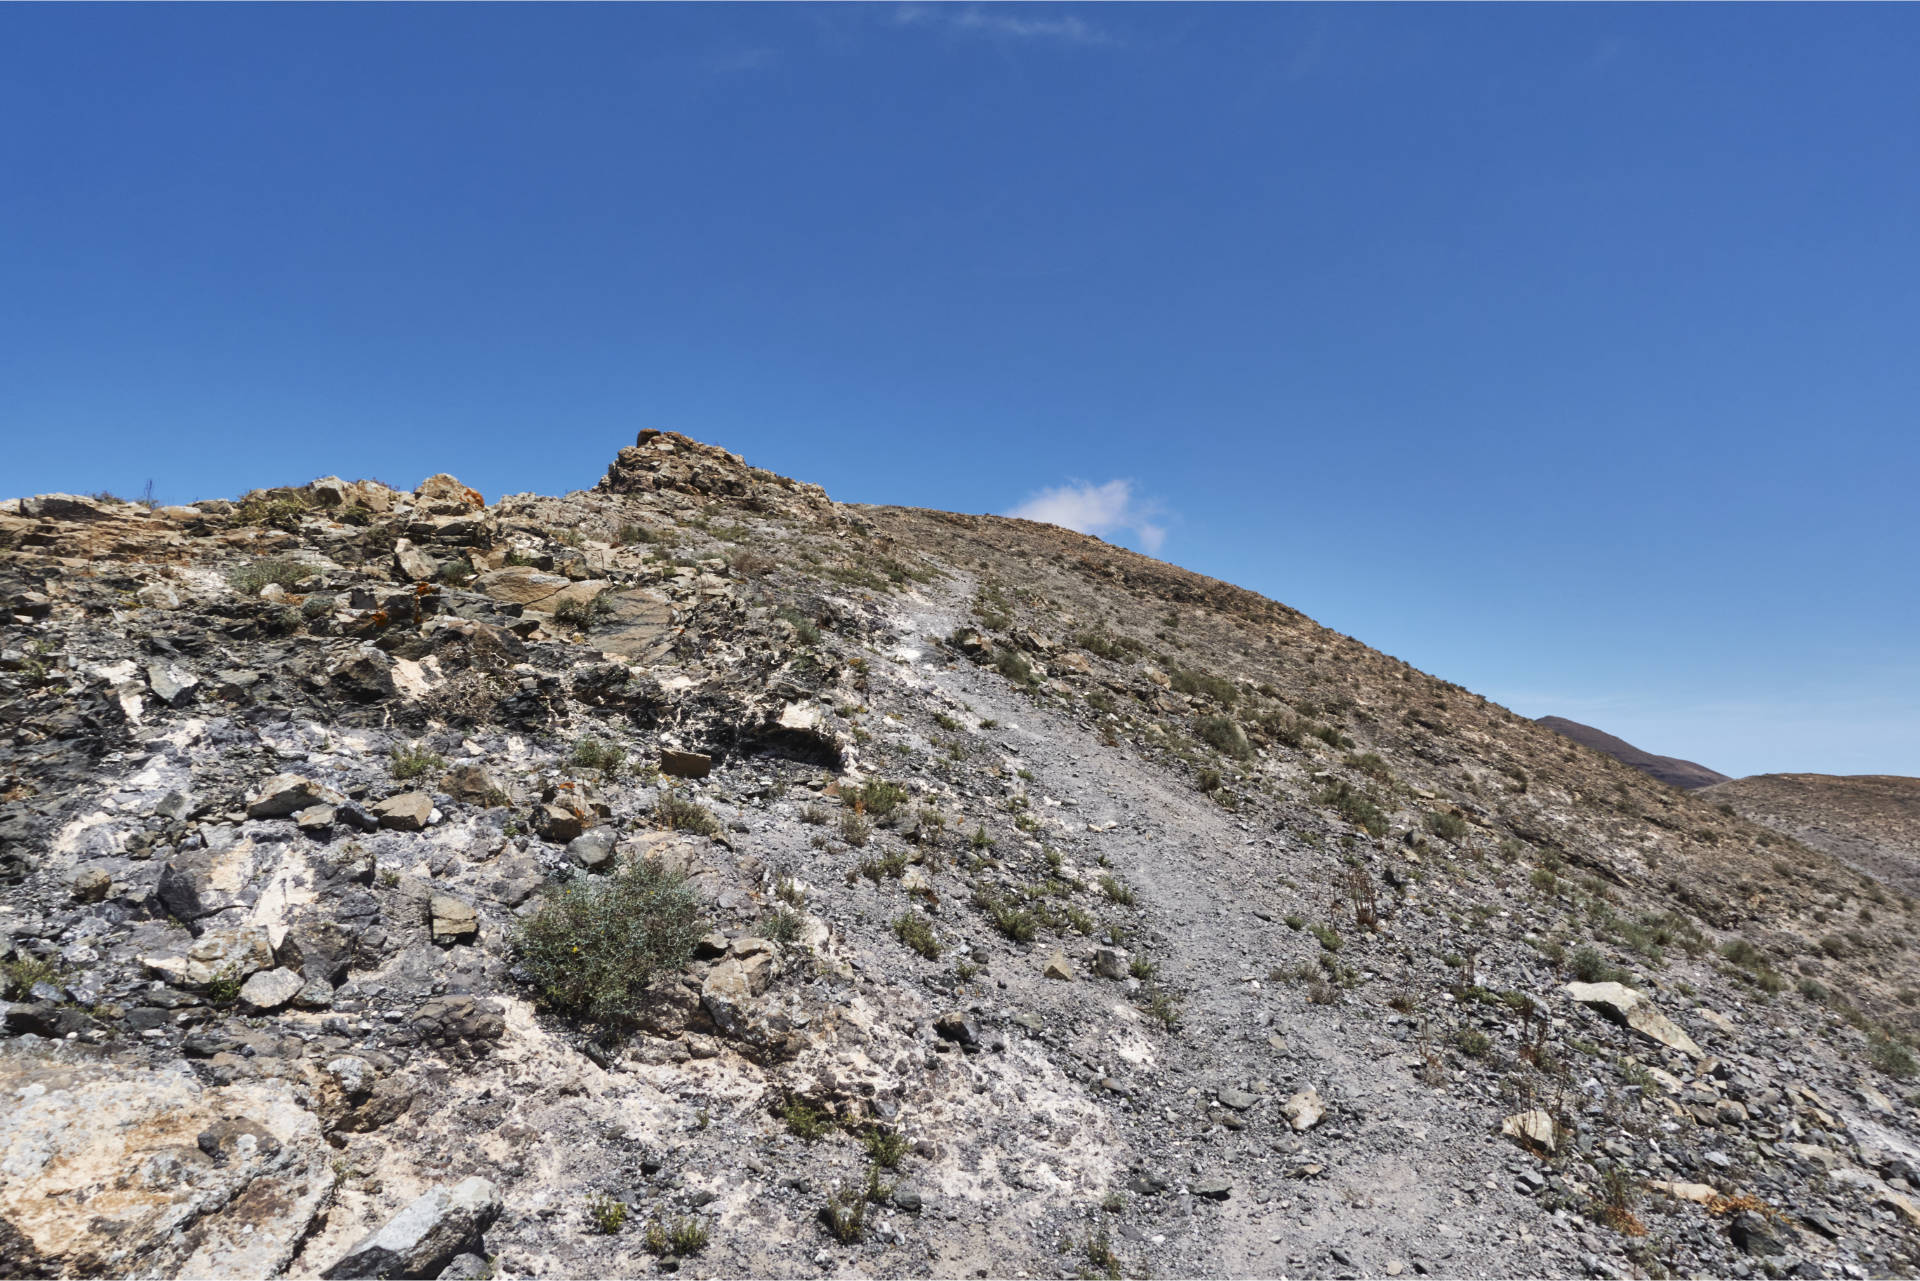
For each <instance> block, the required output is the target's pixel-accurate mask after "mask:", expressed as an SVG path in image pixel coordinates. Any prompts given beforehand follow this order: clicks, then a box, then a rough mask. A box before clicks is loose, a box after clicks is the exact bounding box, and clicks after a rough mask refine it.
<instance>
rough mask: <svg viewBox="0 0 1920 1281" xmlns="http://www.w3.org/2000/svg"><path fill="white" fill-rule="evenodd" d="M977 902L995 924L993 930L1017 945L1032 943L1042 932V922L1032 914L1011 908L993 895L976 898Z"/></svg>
mask: <svg viewBox="0 0 1920 1281" xmlns="http://www.w3.org/2000/svg"><path fill="white" fill-rule="evenodd" d="M975 901H976V902H977V903H978V905H979V906H980V908H981V910H982V911H984V912H986V914H987V919H988V920H990V921H992V922H993V928H994V929H996V930H999V931H1000V932H1001V933H1002V934H1004V935H1006V936H1007V937H1008V938H1010V939H1012V940H1013V941H1014V942H1016V943H1031V942H1032V941H1033V937H1034V935H1036V934H1038V933H1039V932H1040V922H1039V921H1037V920H1035V919H1034V916H1033V913H1031V912H1028V911H1025V910H1024V909H1021V908H1016V907H1010V906H1008V905H1007V904H1006V903H1004V902H1002V901H1001V900H1000V899H998V898H995V897H993V896H992V895H981V896H976V899H975Z"/></svg>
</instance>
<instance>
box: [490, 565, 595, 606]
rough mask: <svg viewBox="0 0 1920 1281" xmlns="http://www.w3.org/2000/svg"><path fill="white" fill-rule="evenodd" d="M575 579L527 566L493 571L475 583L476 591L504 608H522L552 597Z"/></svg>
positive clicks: (511, 566)
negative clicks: (512, 606) (505, 606)
mask: <svg viewBox="0 0 1920 1281" xmlns="http://www.w3.org/2000/svg"><path fill="white" fill-rule="evenodd" d="M571 582H572V580H571V579H569V578H567V577H566V576H564V575H561V574H545V573H542V572H540V571H539V570H537V569H528V568H527V567H526V566H524V565H509V566H508V567H507V568H505V569H492V570H488V571H487V572H486V573H484V574H482V575H480V576H479V577H478V578H476V579H475V580H474V583H473V585H474V588H475V589H476V590H478V591H481V592H484V593H486V595H487V596H489V597H490V598H492V599H493V600H496V601H499V602H500V603H501V604H503V605H519V606H521V607H523V608H525V607H528V606H532V605H535V604H537V603H539V602H541V601H544V600H546V599H548V598H549V597H551V596H552V595H553V594H554V593H556V592H558V591H559V590H560V589H561V588H563V587H566V586H567V585H568V584H569V583H571Z"/></svg>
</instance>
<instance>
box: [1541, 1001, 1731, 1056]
mask: <svg viewBox="0 0 1920 1281" xmlns="http://www.w3.org/2000/svg"><path fill="white" fill-rule="evenodd" d="M1562 990H1563V991H1565V992H1566V994H1567V995H1568V996H1570V997H1572V998H1573V999H1574V1000H1576V1001H1578V1002H1580V1004H1582V1005H1584V1006H1586V1007H1587V1008H1588V1009H1591V1010H1594V1011H1596V1012H1597V1013H1599V1014H1600V1015H1602V1016H1603V1017H1605V1018H1607V1019H1610V1020H1612V1021H1613V1022H1615V1023H1618V1024H1620V1025H1621V1026H1622V1027H1628V1028H1632V1029H1633V1030H1634V1031H1636V1032H1638V1033H1639V1034H1640V1035H1642V1036H1644V1037H1646V1038H1647V1039H1648V1040H1650V1041H1657V1042H1659V1043H1660V1044H1661V1045H1664V1046H1666V1047H1667V1048H1668V1049H1670V1050H1678V1051H1680V1053H1682V1054H1685V1055H1686V1056H1688V1057H1689V1058H1695V1059H1697V1058H1701V1057H1703V1052H1702V1050H1701V1049H1700V1047H1699V1046H1697V1045H1695V1044H1694V1043H1693V1038H1692V1037H1690V1036H1688V1035H1687V1034H1686V1033H1685V1032H1683V1031H1682V1030H1681V1029H1680V1026H1679V1025H1678V1024H1676V1023H1675V1022H1674V1021H1673V1020H1672V1019H1669V1018H1668V1017H1667V1016H1666V1015H1664V1014H1662V1013H1661V1012H1660V1007H1659V1006H1657V1005H1655V1004H1654V1003H1653V1002H1652V1001H1651V1000H1650V999H1649V998H1648V997H1647V995H1646V994H1645V993H1643V992H1636V991H1634V990H1633V989H1632V988H1630V987H1628V986H1626V985H1625V984H1624V983H1569V984H1567V985H1566V987H1565V988H1564V989H1562Z"/></svg>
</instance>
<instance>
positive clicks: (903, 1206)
mask: <svg viewBox="0 0 1920 1281" xmlns="http://www.w3.org/2000/svg"><path fill="white" fill-rule="evenodd" d="M892 1199H893V1205H894V1208H895V1209H897V1210H905V1211H906V1212H907V1213H908V1214H918V1213H920V1210H921V1208H922V1207H923V1206H924V1205H925V1204H926V1201H925V1199H924V1198H923V1197H922V1196H921V1194H920V1189H918V1188H915V1187H912V1186H909V1185H907V1184H904V1183H903V1184H901V1185H900V1186H899V1187H897V1188H895V1189H894V1190H893V1198H892Z"/></svg>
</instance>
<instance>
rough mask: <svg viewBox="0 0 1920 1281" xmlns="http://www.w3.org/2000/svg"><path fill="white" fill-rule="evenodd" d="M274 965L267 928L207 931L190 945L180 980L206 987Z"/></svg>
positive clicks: (250, 927)
mask: <svg viewBox="0 0 1920 1281" xmlns="http://www.w3.org/2000/svg"><path fill="white" fill-rule="evenodd" d="M272 968H273V947H272V945H271V944H270V943H269V942H268V941H267V932H266V931H265V930H264V929H261V928H259V927H257V926H247V927H244V928H242V929H237V930H208V931H207V932H206V933H205V934H203V935H201V936H200V937H199V938H197V939H195V940H194V941H193V943H192V944H191V945H190V946H189V947H188V948H187V954H186V957H185V958H184V963H183V964H182V965H181V967H180V970H179V980H178V981H179V982H181V983H182V984H184V985H185V986H187V987H206V986H207V985H208V984H211V983H214V982H218V981H228V982H234V983H240V982H244V981H245V980H246V979H248V978H250V977H251V976H252V975H254V974H256V973H258V972H259V971H261V970H267V969H272Z"/></svg>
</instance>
